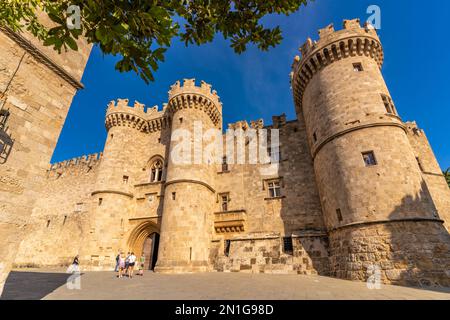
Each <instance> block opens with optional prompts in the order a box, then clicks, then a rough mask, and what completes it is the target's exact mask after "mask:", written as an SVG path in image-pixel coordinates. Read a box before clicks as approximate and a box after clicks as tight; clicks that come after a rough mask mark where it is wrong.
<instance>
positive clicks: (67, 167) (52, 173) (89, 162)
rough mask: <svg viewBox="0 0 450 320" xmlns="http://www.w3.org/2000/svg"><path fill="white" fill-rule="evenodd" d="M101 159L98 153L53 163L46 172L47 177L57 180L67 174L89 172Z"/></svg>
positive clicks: (101, 154)
mask: <svg viewBox="0 0 450 320" xmlns="http://www.w3.org/2000/svg"><path fill="white" fill-rule="evenodd" d="M102 157H103V153H102V152H100V153H93V154H89V155H84V156H80V157H77V158H72V159H69V160H65V161H61V162H56V163H53V164H51V165H50V168H49V169H48V170H47V174H48V175H47V176H48V177H49V178H51V177H56V178H58V177H59V176H61V175H63V174H65V173H68V172H71V173H81V172H89V171H90V170H92V169H93V168H94V167H96V166H97V165H98V164H99V163H100V161H101V160H102Z"/></svg>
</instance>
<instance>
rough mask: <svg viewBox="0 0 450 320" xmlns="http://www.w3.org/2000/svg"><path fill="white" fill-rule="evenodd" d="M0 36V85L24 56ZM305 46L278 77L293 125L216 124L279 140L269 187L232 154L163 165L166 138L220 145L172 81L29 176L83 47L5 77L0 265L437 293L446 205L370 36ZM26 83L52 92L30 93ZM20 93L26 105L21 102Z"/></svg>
mask: <svg viewBox="0 0 450 320" xmlns="http://www.w3.org/2000/svg"><path fill="white" fill-rule="evenodd" d="M0 36H2V41H1V42H0V43H1V45H2V46H4V47H6V48H5V50H1V51H0V52H2V53H1V56H0V58H1V59H2V61H3V60H4V61H7V62H8V61H10V63H9V65H8V64H6V65H8V66H9V67H8V68H7V69H6V71H1V76H2V78H1V79H0V80H1V81H0V82H1V84H2V85H3V84H4V83H7V79H9V78H8V76H10V75H11V74H12V73H13V72H14V70H15V68H16V67H15V66H16V64H15V63H13V62H11V61H16V60H17V59H18V57H20V54H19V53H20V52H22V51H25V52H26V50H30V49H29V48H24V47H23V45H22V46H21V45H20V41H19V40H17V39H15V38H14V35H11V34H8V33H7V32H6V31H5V30H3V33H0ZM319 36H320V39H319V40H318V41H312V40H311V39H308V41H307V42H306V43H305V44H304V45H303V46H302V47H301V50H300V51H301V56H297V57H295V59H294V63H293V65H292V73H291V85H292V91H293V96H294V101H295V107H296V113H297V119H295V120H292V121H287V119H286V117H285V116H284V115H281V116H274V117H273V123H272V124H271V125H264V124H263V123H262V121H261V120H259V121H252V122H251V123H250V124H248V123H247V122H246V121H240V122H237V123H234V124H229V125H228V127H229V128H234V129H237V128H239V129H242V130H244V131H245V130H249V129H255V130H257V131H258V130H262V129H267V130H269V131H270V130H273V129H278V130H279V138H280V148H279V152H278V151H277V152H278V158H279V163H278V165H277V170H276V171H275V172H270V174H267V173H264V172H265V171H264V170H262V169H264V168H265V166H267V164H249V163H246V164H236V163H235V161H234V159H233V158H234V157H235V156H236V155H235V154H232V155H227V156H225V157H224V158H223V161H222V163H220V164H216V163H209V164H208V163H193V164H180V163H177V162H174V161H172V159H171V152H172V151H173V149H174V148H175V146H176V143H175V142H174V140H173V137H172V133H173V132H174V131H175V130H177V129H186V130H192V128H193V125H194V122H201V123H202V125H203V130H208V129H219V130H223V126H222V104H221V102H220V99H219V97H218V95H217V93H216V92H215V91H214V90H212V88H211V86H210V85H209V84H206V83H205V82H201V83H200V84H199V83H196V82H195V80H193V79H185V80H184V81H183V82H182V83H180V82H176V83H175V84H174V85H173V86H172V87H171V88H170V91H169V95H168V101H167V104H164V107H163V108H162V110H159V109H158V107H152V108H147V107H145V106H144V105H142V104H140V103H138V102H135V103H134V105H130V102H129V101H128V100H127V99H118V100H117V101H112V102H111V103H110V104H109V105H108V108H107V110H106V120H105V126H106V130H107V131H108V135H107V140H106V143H105V148H104V150H103V152H102V153H99V154H95V155H89V156H84V157H80V158H77V159H72V160H69V161H65V162H62V163H56V164H53V165H51V167H50V169H48V167H47V168H45V169H44V167H45V166H46V164H47V163H48V162H49V159H50V156H51V152H52V150H53V148H54V145H55V143H56V140H57V137H58V134H59V131H60V129H61V127H62V123H63V121H64V119H65V116H66V113H67V109H68V107H69V105H70V100H71V98H72V96H73V94H74V92H75V91H74V89H78V88H77V85H78V84H79V82H78V80H79V79H80V78H81V74H82V70H83V69H84V65H85V63H86V59H87V57H88V54H89V50H90V47H89V46H87V45H86V44H85V45H84V46H81V48H83V49H82V50H81V51H80V52H78V53H77V54H78V55H79V56H78V57H79V59H78V60H74V61H76V65H75V66H72V70H71V71H70V70H69V72H66V71H64V69H63V68H62V69H61V70H59V69H58V70H56V71H55V70H54V68H53V69H51V68H49V66H48V65H45V64H44V65H43V66H42V61H40V60H39V59H38V58H36V56H30V57H29V61H28V62H27V65H26V68H32V67H33V68H41V67H42V68H43V70H41V71H37V70H28V72H27V71H26V70H24V71H23V74H22V76H20V75H18V77H19V80H18V81H19V83H20V86H12V88H13V89H11V92H9V94H8V100H7V101H6V104H5V105H6V106H7V107H8V110H9V119H8V128H9V132H10V133H11V136H12V138H13V139H14V138H16V142H15V144H14V145H12V147H11V152H10V154H9V156H8V158H7V159H6V161H5V162H4V164H0V180H1V182H2V184H1V186H0V201H1V202H0V208H1V210H2V212H1V215H2V216H1V219H2V220H1V223H2V224H1V232H2V233H1V234H0V237H1V238H2V239H4V241H2V242H3V243H7V244H8V245H7V246H6V248H5V247H3V248H2V247H0V250H3V252H2V254H1V255H0V256H1V257H9V258H10V263H11V265H12V263H14V265H15V266H16V267H23V266H50V265H51V266H57V265H67V264H68V263H70V261H71V259H72V258H73V257H74V256H75V255H77V254H79V255H80V260H81V265H82V266H83V267H84V268H86V269H93V270H111V269H112V268H113V266H114V264H115V256H116V255H117V253H118V252H119V251H120V250H121V251H125V252H127V251H134V252H135V253H136V254H137V255H140V254H141V253H144V254H145V255H146V257H147V259H146V261H147V266H146V267H147V268H148V269H153V270H155V271H156V272H166V273H179V272H207V271H224V272H252V273H262V272H266V273H298V274H320V275H329V276H334V277H339V278H344V279H352V280H362V281H365V280H367V279H368V278H369V277H370V276H372V275H375V274H376V275H377V276H379V277H381V280H382V281H383V282H385V283H398V284H410V285H444V286H450V281H449V279H450V235H449V233H448V230H449V228H450V190H449V188H448V186H447V184H446V182H445V179H444V177H443V175H442V171H441V169H440V167H439V165H438V163H437V161H436V159H435V156H434V154H433V151H432V149H431V147H430V145H429V143H428V140H427V138H426V136H425V133H424V132H423V131H422V130H421V129H419V128H418V126H417V125H416V123H415V122H403V121H402V119H401V118H400V116H399V114H398V112H397V109H396V107H395V105H394V103H393V101H392V98H391V96H390V94H389V90H388V89H387V87H386V84H385V82H384V79H383V76H382V73H381V67H382V64H383V59H384V56H383V50H382V46H381V43H380V40H379V38H378V36H377V34H376V31H375V30H373V29H372V28H370V27H369V26H367V25H366V26H363V27H362V26H361V25H360V22H359V20H345V21H344V28H343V29H342V30H340V31H335V30H334V28H333V26H332V25H330V26H328V27H326V28H324V29H321V30H320V31H319ZM4 39H5V41H3V40H4ZM32 48H35V49H36V50H39V46H38V44H34V46H33V47H32ZM21 50H22V51H21ZM28 52H29V51H28ZM13 57H14V59H13ZM33 59H34V60H33ZM41 59H42V58H41ZM59 59H63V58H59ZM57 62H58V61H57ZM66 62H67V61H66ZM55 65H58V64H57V63H55ZM63 65H64V61H63ZM65 65H66V66H67V63H66V64H65ZM49 69H51V70H49ZM69 69H70V65H69ZM66 70H67V68H66ZM77 70H78V71H80V70H81V71H80V72H79V73H78V77H73V76H70V72H75V71H76V72H78V71H77ZM30 71H33V72H34V73H33V74H36V73H38V72H41V76H40V78H41V79H47V83H46V84H47V85H48V86H53V87H52V88H50V89H49V88H44V89H41V88H40V89H39V90H40V91H39V92H38V90H37V88H35V84H34V83H33V82H32V81H30V82H27V80H26V79H27V76H29V74H30V73H31V72H30ZM58 71H59V73H58ZM77 79H78V80H77ZM20 81H21V82H20ZM39 82H40V83H41V84H42V80H39ZM79 85H81V84H79ZM0 89H1V88H0ZM2 90H5V88H3V89H2ZM32 94H35V95H36V98H34V99H37V101H29V100H27V99H31V98H30V97H32V96H33V95H32ZM64 97H67V98H64ZM63 98H64V99H66V100H64V99H63ZM5 108H6V107H5ZM27 110H28V113H27ZM55 114H56V115H55ZM14 130H15V131H14ZM224 140H225V135H224ZM200 143H203V142H202V141H200ZM233 143H234V142H233ZM246 152H248V146H247V147H246ZM267 152H268V154H271V153H272V152H273V150H270V149H269V150H267ZM25 155H26V156H25ZM19 204H20V205H19ZM19 212H21V213H20V214H19ZM17 217H22V220H20V221H19V220H18V218H17ZM8 250H9V251H8ZM49 253H50V254H49ZM377 272H378V273H377Z"/></svg>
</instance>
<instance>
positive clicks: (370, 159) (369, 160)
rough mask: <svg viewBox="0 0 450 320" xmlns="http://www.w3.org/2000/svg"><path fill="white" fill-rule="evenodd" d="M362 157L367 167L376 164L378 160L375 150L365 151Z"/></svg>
mask: <svg viewBox="0 0 450 320" xmlns="http://www.w3.org/2000/svg"><path fill="white" fill-rule="evenodd" d="M362 157H363V160H364V163H365V164H366V167H371V166H376V165H377V160H376V159H375V154H374V153H373V151H368V152H363V153H362Z"/></svg>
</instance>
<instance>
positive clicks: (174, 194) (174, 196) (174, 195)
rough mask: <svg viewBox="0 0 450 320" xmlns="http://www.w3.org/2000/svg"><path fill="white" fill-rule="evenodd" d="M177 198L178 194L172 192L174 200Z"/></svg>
mask: <svg viewBox="0 0 450 320" xmlns="http://www.w3.org/2000/svg"><path fill="white" fill-rule="evenodd" d="M176 196H177V193H176V192H172V200H175V198H176Z"/></svg>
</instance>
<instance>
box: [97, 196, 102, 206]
mask: <svg viewBox="0 0 450 320" xmlns="http://www.w3.org/2000/svg"><path fill="white" fill-rule="evenodd" d="M102 203H103V198H98V205H99V206H101V205H102Z"/></svg>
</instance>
